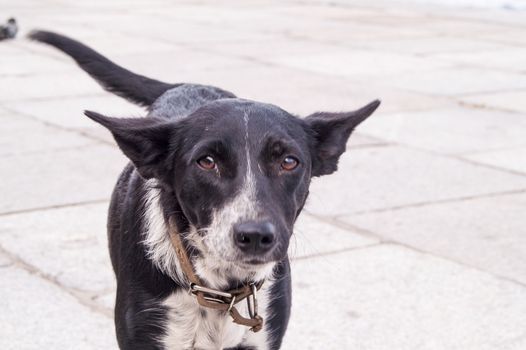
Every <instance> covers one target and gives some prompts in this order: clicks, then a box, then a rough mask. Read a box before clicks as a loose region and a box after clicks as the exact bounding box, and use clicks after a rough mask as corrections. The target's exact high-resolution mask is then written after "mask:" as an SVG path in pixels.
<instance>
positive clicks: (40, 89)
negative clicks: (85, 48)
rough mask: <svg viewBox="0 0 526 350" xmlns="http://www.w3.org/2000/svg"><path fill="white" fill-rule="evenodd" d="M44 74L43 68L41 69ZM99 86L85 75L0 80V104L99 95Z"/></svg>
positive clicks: (23, 77)
mask: <svg viewBox="0 0 526 350" xmlns="http://www.w3.org/2000/svg"><path fill="white" fill-rule="evenodd" d="M42 71H43V72H45V71H46V70H45V67H42ZM100 91H101V88H100V86H99V85H98V84H97V83H96V82H95V81H94V80H93V79H91V78H89V77H87V76H86V74H84V73H83V72H81V71H80V70H79V72H77V73H73V72H71V73H53V74H52V73H48V74H40V75H28V76H18V77H5V78H2V84H0V103H3V102H6V101H21V100H27V99H42V98H59V97H67V96H79V95H89V94H92V95H93V94H100V93H101V92H100Z"/></svg>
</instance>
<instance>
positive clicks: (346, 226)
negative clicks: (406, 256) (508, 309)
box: [310, 190, 526, 288]
mask: <svg viewBox="0 0 526 350" xmlns="http://www.w3.org/2000/svg"><path fill="white" fill-rule="evenodd" d="M524 191H526V190H524ZM524 191H523V192H524ZM310 215H311V216H313V217H314V218H317V219H319V220H321V221H323V222H326V223H328V224H332V222H330V221H327V219H325V218H324V217H323V216H318V215H313V214H310ZM336 223H338V225H334V226H337V227H340V228H343V229H345V230H347V231H352V232H354V233H358V234H362V235H363V236H366V237H369V238H375V239H377V240H378V241H379V242H377V243H375V244H372V245H371V246H374V245H387V244H393V245H398V246H402V247H405V248H407V249H411V250H413V251H417V252H419V253H422V254H426V255H430V256H434V257H437V258H440V259H442V260H447V261H450V262H454V263H457V264H459V265H462V266H465V267H469V268H471V269H474V270H477V271H479V272H484V273H486V274H489V275H491V276H493V277H495V278H498V279H501V280H505V281H508V282H511V283H514V284H517V285H520V286H521V287H525V288H526V282H521V281H519V280H516V279H513V278H510V277H506V276H501V275H499V274H495V273H493V272H490V271H487V270H484V269H481V268H480V267H478V266H475V265H470V264H467V263H464V262H462V261H458V260H456V259H452V258H450V257H446V256H443V255H440V254H436V253H434V252H430V251H427V250H423V249H420V248H417V247H415V246H412V245H408V244H406V243H403V242H399V241H395V240H392V239H386V238H384V237H383V236H382V235H381V234H379V233H377V232H374V231H371V230H367V229H364V228H362V227H359V226H356V225H353V224H349V223H347V222H342V221H340V219H337V218H336Z"/></svg>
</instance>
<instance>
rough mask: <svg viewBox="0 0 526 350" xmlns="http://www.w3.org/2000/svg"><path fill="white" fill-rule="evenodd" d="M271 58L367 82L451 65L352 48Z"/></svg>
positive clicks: (296, 66) (420, 72) (285, 64)
mask: <svg viewBox="0 0 526 350" xmlns="http://www.w3.org/2000/svg"><path fill="white" fill-rule="evenodd" d="M271 59H272V61H273V62H274V63H276V64H280V65H284V66H287V67H292V68H298V69H304V70H307V71H311V72H317V73H324V74H329V75H336V76H346V77H353V78H364V79H371V78H378V77H390V76H393V75H399V74H404V73H405V72H411V73H412V74H415V72H418V73H419V74H424V72H427V71H430V70H433V69H436V68H441V67H447V66H448V65H449V66H451V65H450V64H448V63H441V62H439V61H433V60H430V59H428V58H426V59H424V58H419V57H416V56H409V55H403V54H397V53H389V52H385V53H383V54H381V55H378V53H376V52H371V51H369V50H349V49H346V50H339V51H336V50H333V51H329V52H323V53H318V54H310V55H307V54H303V55H286V56H282V57H277V58H271ZM424 75H425V74H424Z"/></svg>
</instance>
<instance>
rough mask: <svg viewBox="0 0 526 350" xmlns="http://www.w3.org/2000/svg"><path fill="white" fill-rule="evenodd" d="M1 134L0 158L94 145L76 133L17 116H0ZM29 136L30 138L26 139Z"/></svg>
mask: <svg viewBox="0 0 526 350" xmlns="http://www.w3.org/2000/svg"><path fill="white" fill-rule="evenodd" d="M0 123H1V124H2V128H3V133H2V137H1V138H0V157H2V156H6V155H7V156H9V155H22V154H26V153H35V152H37V153H38V152H49V151H53V150H59V149H65V148H73V147H79V146H86V145H90V144H94V143H95V142H94V141H93V140H90V139H88V138H85V137H82V136H80V135H79V134H77V133H72V132H67V131H63V130H60V129H57V128H54V127H50V126H47V125H44V124H42V123H40V122H38V121H35V120H32V119H30V118H28V117H25V116H21V115H17V114H14V113H12V114H5V115H4V114H0ZM29 135H31V137H28V136H29Z"/></svg>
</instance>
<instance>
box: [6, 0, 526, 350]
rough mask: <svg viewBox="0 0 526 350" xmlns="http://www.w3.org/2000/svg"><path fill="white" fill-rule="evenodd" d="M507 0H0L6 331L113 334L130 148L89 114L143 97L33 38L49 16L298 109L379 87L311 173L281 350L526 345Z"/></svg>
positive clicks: (84, 343)
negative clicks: (348, 133)
mask: <svg viewBox="0 0 526 350" xmlns="http://www.w3.org/2000/svg"><path fill="white" fill-rule="evenodd" d="M441 3H443V4H446V5H444V6H442V5H440V4H441ZM455 3H456V5H454V4H455ZM502 3H503V2H502V1H500V0H495V1H492V2H484V4H485V5H480V4H479V3H476V2H473V1H462V2H451V1H447V2H440V1H420V0H419V1H417V0H408V1H406V2H404V1H397V2H396V3H395V4H393V2H386V1H382V0H378V1H361V0H358V1H352V2H347V1H333V2H331V3H330V5H327V4H326V2H324V1H321V0H306V1H277V0H275V1H254V2H244V1H239V0H238V1H229V2H225V3H222V4H221V5H219V4H218V3H217V2H212V1H191V0H188V1H184V2H177V3H175V2H172V1H167V0H154V1H146V0H133V1H125V0H119V1H103V0H94V1H89V2H79V1H66V0H59V1H51V0H45V1H40V0H24V1H7V0H0V9H1V12H0V16H3V17H7V16H11V15H12V16H16V17H17V18H18V20H19V21H20V23H21V26H22V33H21V34H22V35H21V36H20V37H19V39H17V40H14V41H10V42H0V79H1V81H0V82H1V83H0V122H1V124H2V129H1V130H2V131H1V133H0V159H1V163H0V164H1V165H0V175H1V179H2V181H1V182H0V193H1V196H0V198H1V199H0V282H1V284H0V286H1V288H0V309H1V310H2V311H1V312H0V348H1V349H41V348H45V349H47V348H49V349H51V348H52V349H114V348H116V342H115V336H114V330H113V322H112V304H113V298H114V290H115V282H114V279H113V275H112V271H111V265H110V262H109V257H108V253H107V249H106V244H107V242H106V234H105V220H106V218H105V212H106V209H107V206H108V200H109V196H110V192H111V188H112V186H113V184H114V181H115V179H116V177H117V175H118V173H119V171H120V169H121V168H122V166H123V164H124V163H125V159H124V157H123V156H122V155H121V154H120V153H119V151H118V149H117V148H116V146H115V144H114V143H113V141H112V139H111V136H110V135H109V133H107V132H106V131H105V130H103V129H102V128H100V127H98V126H97V125H94V124H93V123H91V122H90V121H88V120H87V119H86V118H84V117H83V116H82V111H83V110H84V109H93V110H96V111H100V112H103V113H107V114H110V115H114V116H123V117H124V116H140V115H142V114H143V113H144V111H142V110H141V109H139V108H137V107H135V106H132V105H130V104H128V103H126V102H123V101H122V100H120V99H118V98H117V97H115V96H112V95H109V94H107V93H105V92H103V91H102V90H101V89H100V88H99V86H98V85H97V84H96V83H94V82H93V81H92V80H91V79H90V78H88V77H87V76H86V75H84V74H83V73H82V72H80V71H79V70H78V69H77V68H76V67H75V65H74V64H73V63H72V62H71V61H70V59H68V58H67V57H65V56H64V55H61V54H60V53H58V52H56V51H53V50H51V49H49V48H47V47H44V46H41V45H37V44H35V43H31V42H29V41H27V40H25V39H24V38H23V35H24V34H25V33H27V32H28V30H30V29H32V28H46V29H51V30H54V31H58V32H62V33H65V34H68V35H70V36H73V37H75V38H78V39H80V40H82V41H85V42H86V43H88V44H90V45H92V46H93V47H95V48H96V49H98V50H100V51H101V52H102V53H104V54H107V55H109V56H110V58H112V59H114V60H115V61H117V62H119V63H122V64H123V65H125V66H126V67H128V68H130V69H132V70H136V71H138V72H139V73H142V74H145V75H149V76H152V77H155V78H159V79H162V80H167V81H170V82H180V81H192V82H199V83H208V84H216V85H220V86H222V87H224V88H226V89H229V90H232V91H234V92H235V93H237V94H238V95H239V96H242V97H247V98H252V99H257V100H261V101H266V102H271V103H275V104H278V105H280V106H282V107H284V108H286V109H287V110H289V111H291V112H293V113H297V114H299V115H306V114H308V113H311V112H314V111H316V110H323V109H329V110H345V109H352V108H356V107H359V106H360V105H361V104H364V103H366V102H368V101H369V100H372V99H374V98H381V99H382V100H383V105H382V107H381V108H380V110H379V111H378V112H377V114H375V116H374V117H373V118H371V119H370V120H369V121H367V122H366V123H364V124H363V125H362V126H360V128H359V129H358V131H357V133H356V135H355V138H354V140H353V141H351V142H350V143H349V151H348V153H347V154H346V155H345V156H344V157H343V158H342V161H341V163H340V170H339V172H338V173H337V174H336V175H333V176H330V177H326V178H321V179H317V180H316V181H314V184H313V187H312V194H311V198H310V201H309V203H308V205H307V207H306V212H305V213H304V215H303V217H302V218H301V219H300V221H299V222H298V226H297V229H296V234H295V236H294V237H293V240H292V243H291V249H290V254H291V257H292V258H293V283H294V304H293V314H292V320H291V324H290V328H289V332H288V335H287V337H286V339H285V343H284V346H283V348H284V349H361V350H362V349H365V350H377V349H400V350H422V349H426V350H427V349H429V350H431V349H432V350H435V349H436V350H438V349H459V350H460V349H462V350H485V349H488V350H489V349H503V350H512V349H525V348H526V258H525V257H526V241H525V237H526V228H525V223H526V115H525V114H524V113H525V112H526V109H525V108H526V107H525V101H526V11H524V10H525V9H524V8H523V7H520V6H519V3H518V2H517V1H515V2H513V3H511V2H510V4H508V6H507V7H504V6H500V5H502ZM513 9H515V10H513ZM3 17H2V18H0V20H3Z"/></svg>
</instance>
